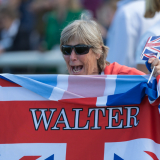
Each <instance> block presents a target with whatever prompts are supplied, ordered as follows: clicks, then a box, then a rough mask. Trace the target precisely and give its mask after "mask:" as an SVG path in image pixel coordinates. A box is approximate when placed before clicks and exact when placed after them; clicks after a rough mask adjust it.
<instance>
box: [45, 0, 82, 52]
mask: <svg viewBox="0 0 160 160" xmlns="http://www.w3.org/2000/svg"><path fill="white" fill-rule="evenodd" d="M55 2H56V3H55V9H54V10H53V11H51V12H49V13H48V14H47V15H46V17H45V18H46V29H45V42H46V47H47V50H50V49H52V48H53V47H54V46H55V45H59V44H60V34H61V31H62V29H63V28H64V27H65V26H67V24H69V23H70V22H72V21H73V20H76V19H79V18H80V15H81V14H82V12H83V9H82V6H81V3H80V1H79V0H55Z"/></svg>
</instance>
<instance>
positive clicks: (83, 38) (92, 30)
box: [60, 17, 108, 72]
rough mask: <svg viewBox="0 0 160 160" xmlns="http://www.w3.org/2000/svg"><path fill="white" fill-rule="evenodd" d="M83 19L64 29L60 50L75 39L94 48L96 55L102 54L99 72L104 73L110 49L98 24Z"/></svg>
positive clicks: (98, 62)
mask: <svg viewBox="0 0 160 160" xmlns="http://www.w3.org/2000/svg"><path fill="white" fill-rule="evenodd" d="M82 18H83V17H81V20H75V21H73V22H72V23H71V24H69V25H68V26H67V27H65V28H64V29H63V31H62V33H61V38H60V48H61V46H62V45H65V44H68V43H69V42H70V41H72V40H74V39H76V40H77V41H79V42H81V43H84V44H86V45H91V46H93V48H91V49H92V51H93V52H94V53H95V54H100V58H99V59H98V60H97V65H98V69H99V72H102V71H103V70H104V68H105V64H106V57H107V53H108V47H106V46H105V45H104V43H103V39H102V35H101V32H100V30H99V27H98V24H97V23H96V22H95V21H93V20H88V19H84V18H83V19H82Z"/></svg>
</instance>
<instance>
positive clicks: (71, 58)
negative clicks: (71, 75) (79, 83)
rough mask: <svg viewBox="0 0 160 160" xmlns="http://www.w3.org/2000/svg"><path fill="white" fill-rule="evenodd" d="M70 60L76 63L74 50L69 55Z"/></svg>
mask: <svg viewBox="0 0 160 160" xmlns="http://www.w3.org/2000/svg"><path fill="white" fill-rule="evenodd" d="M70 60H71V61H76V60H77V55H76V53H75V51H74V49H72V52H71V55H70Z"/></svg>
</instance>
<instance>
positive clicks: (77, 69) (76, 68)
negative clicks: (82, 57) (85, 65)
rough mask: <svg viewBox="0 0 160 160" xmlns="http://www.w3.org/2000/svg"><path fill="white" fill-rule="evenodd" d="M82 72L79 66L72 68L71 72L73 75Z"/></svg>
mask: <svg viewBox="0 0 160 160" xmlns="http://www.w3.org/2000/svg"><path fill="white" fill-rule="evenodd" d="M81 70H82V67H81V66H74V67H73V72H75V73H78V72H80V71H81Z"/></svg>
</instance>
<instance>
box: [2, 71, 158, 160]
mask: <svg viewBox="0 0 160 160" xmlns="http://www.w3.org/2000/svg"><path fill="white" fill-rule="evenodd" d="M148 78H149V76H147V75H145V76H135V75H129V76H124V75H97V76H93V75H91V76H71V75H12V74H1V75H0V111H1V112H0V128H1V129H0V131H1V132H0V133H1V134H0V135H1V136H0V159H2V160H10V159H12V160H36V159H37V160H75V159H76V160H81V159H84V160H97V159H99V160H135V159H136V160H142V159H145V160H152V159H154V160H158V159H160V152H159V150H160V127H159V122H160V112H159V108H158V106H159V103H160V102H159V95H160V82H159V77H157V79H156V78H154V77H152V79H151V81H150V83H149V84H147V81H148Z"/></svg>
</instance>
